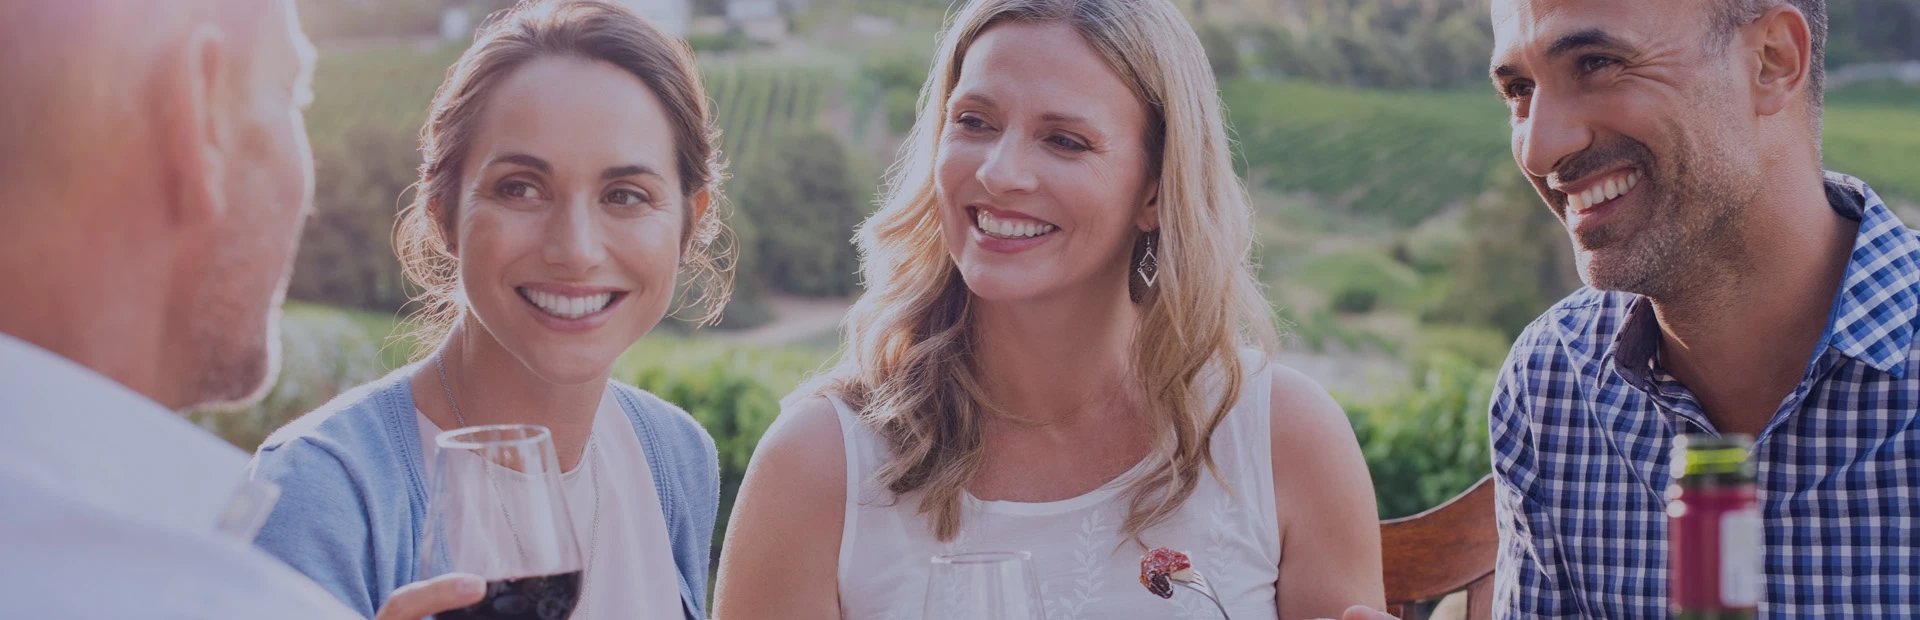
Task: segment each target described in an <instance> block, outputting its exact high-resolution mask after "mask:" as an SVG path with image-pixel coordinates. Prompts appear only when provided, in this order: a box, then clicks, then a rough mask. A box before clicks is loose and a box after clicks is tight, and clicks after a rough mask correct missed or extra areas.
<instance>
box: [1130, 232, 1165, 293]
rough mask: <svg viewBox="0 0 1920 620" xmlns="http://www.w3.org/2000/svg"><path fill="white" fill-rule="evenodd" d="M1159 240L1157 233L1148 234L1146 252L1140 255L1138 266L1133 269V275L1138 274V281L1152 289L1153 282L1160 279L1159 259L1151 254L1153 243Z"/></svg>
mask: <svg viewBox="0 0 1920 620" xmlns="http://www.w3.org/2000/svg"><path fill="white" fill-rule="evenodd" d="M1159 240H1160V233H1159V232H1158V231H1156V232H1152V233H1148V235H1147V251H1146V252H1143V253H1141V254H1140V264H1139V265H1138V266H1135V267H1134V268H1133V271H1134V273H1138V274H1140V281H1141V282H1145V283H1146V284H1147V287H1148V288H1152V287H1153V281H1154V280H1156V279H1158V278H1159V277H1160V258H1159V257H1158V256H1156V255H1155V254H1154V253H1153V249H1154V248H1153V246H1154V245H1155V243H1154V242H1155V241H1159Z"/></svg>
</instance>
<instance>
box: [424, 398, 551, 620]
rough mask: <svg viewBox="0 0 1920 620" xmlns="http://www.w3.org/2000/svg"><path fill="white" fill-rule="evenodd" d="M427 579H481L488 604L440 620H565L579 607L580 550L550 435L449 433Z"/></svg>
mask: <svg viewBox="0 0 1920 620" xmlns="http://www.w3.org/2000/svg"><path fill="white" fill-rule="evenodd" d="M434 445H435V447H436V449H435V451H434V458H432V459H430V460H429V461H428V462H429V463H431V464H432V466H431V468H430V469H429V472H428V476H429V480H431V484H432V487H431V488H432V493H431V498H432V499H431V502H430V505H429V508H428V511H427V522H426V535H425V536H424V537H423V538H422V539H421V542H420V554H419V557H420V576H421V578H423V579H425V578H428V577H432V576H435V575H440V574H445V573H449V572H462V573H472V574H475V575H479V576H480V577H481V578H482V579H485V580H486V581H487V592H486V596H485V597H483V598H482V599H481V601H480V602H479V603H476V604H474V605H471V606H468V607H465V608H461V609H456V610H452V611H446V612H441V613H440V614H437V615H436V616H435V618H438V619H439V620H566V618H568V617H569V616H571V615H572V613H573V609H574V608H575V607H576V606H577V605H578V603H579V598H580V590H581V578H582V575H581V549H580V543H579V540H578V539H577V538H576V537H575V536H574V531H573V519H572V516H571V515H570V514H569V512H568V510H567V501H566V495H565V493H564V491H563V489H562V487H561V483H560V459H559V458H558V457H557V456H556V454H555V452H554V448H553V439H552V437H551V435H550V434H549V433H548V431H547V429H546V428H545V427H542V426H534V425H522V424H503V425H493V426H475V427H468V428H462V429H455V430H451V431H446V432H443V433H440V434H439V435H438V436H436V437H435V438H434Z"/></svg>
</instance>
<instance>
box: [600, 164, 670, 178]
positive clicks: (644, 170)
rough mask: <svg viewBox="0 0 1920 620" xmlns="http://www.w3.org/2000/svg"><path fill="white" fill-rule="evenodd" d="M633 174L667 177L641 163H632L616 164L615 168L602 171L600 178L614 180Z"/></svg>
mask: <svg viewBox="0 0 1920 620" xmlns="http://www.w3.org/2000/svg"><path fill="white" fill-rule="evenodd" d="M631 176H654V177H660V178H666V177H664V176H661V174H660V173H659V172H657V171H655V170H654V169H652V168H648V167H646V166H642V165H639V164H632V165H626V166H616V167H613V168H608V169H606V170H605V171H603V172H601V173H600V180H602V181H612V180H614V179H618V178H620V177H631Z"/></svg>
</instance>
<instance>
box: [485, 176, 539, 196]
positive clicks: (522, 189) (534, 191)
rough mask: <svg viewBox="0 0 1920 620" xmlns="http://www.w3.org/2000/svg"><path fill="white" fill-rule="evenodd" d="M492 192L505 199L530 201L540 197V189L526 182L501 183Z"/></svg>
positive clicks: (509, 181) (511, 181)
mask: <svg viewBox="0 0 1920 620" xmlns="http://www.w3.org/2000/svg"><path fill="white" fill-rule="evenodd" d="M494 191H495V192H497V193H499V194H500V195H501V196H504V197H507V198H518V199H522V200H532V199H535V198H539V197H540V189H539V188H537V187H534V186H533V184H532V183H528V182H526V181H518V180H508V181H502V182H501V183H500V185H499V186H497V187H495V188H494Z"/></svg>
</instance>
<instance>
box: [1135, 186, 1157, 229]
mask: <svg viewBox="0 0 1920 620" xmlns="http://www.w3.org/2000/svg"><path fill="white" fill-rule="evenodd" d="M1133 225H1134V226H1135V227H1138V228H1139V229H1140V232H1153V231H1156V230H1160V180H1159V179H1154V180H1153V181H1151V182H1149V183H1147V203H1146V204H1144V205H1141V206H1140V215H1139V216H1138V217H1136V218H1134V221H1133Z"/></svg>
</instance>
